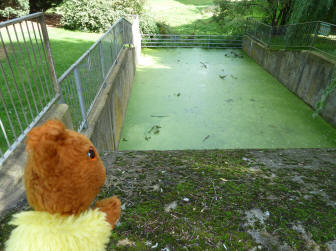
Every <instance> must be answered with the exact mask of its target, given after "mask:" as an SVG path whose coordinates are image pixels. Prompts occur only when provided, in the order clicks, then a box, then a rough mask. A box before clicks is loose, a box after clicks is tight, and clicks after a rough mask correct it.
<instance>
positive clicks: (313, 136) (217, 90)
mask: <svg viewBox="0 0 336 251" xmlns="http://www.w3.org/2000/svg"><path fill="white" fill-rule="evenodd" d="M313 113H314V110H313V109H312V108H311V107H310V106H308V105H307V104H305V103H304V102H303V101H302V100H301V99H300V98H299V97H297V96H296V95H295V94H294V93H292V92H291V91H289V90H288V89H287V88H286V87H285V86H284V85H282V84H281V83H280V82H279V81H277V80H276V79H275V78H274V77H273V76H272V75H270V74H269V73H268V72H266V71H265V70H264V69H263V68H262V67H261V66H259V65H258V64H256V63H255V62H254V61H253V60H252V59H251V58H249V57H248V56H247V55H246V54H245V53H244V52H243V51H242V50H237V49H213V50H206V49H200V48H192V49H189V48H188V49H186V48H178V49H143V50H142V58H141V61H140V63H139V65H138V67H137V71H136V75H135V79H134V84H133V87H132V91H131V95H130V99H129V102H128V108H127V112H126V118H125V121H124V124H123V129H122V135H121V137H120V139H121V140H120V144H119V150H179V149H233V148H333V147H336V130H335V129H334V128H333V127H332V126H331V125H330V124H328V123H327V122H326V121H325V120H323V119H322V118H321V117H320V116H317V117H315V118H314V117H313Z"/></svg>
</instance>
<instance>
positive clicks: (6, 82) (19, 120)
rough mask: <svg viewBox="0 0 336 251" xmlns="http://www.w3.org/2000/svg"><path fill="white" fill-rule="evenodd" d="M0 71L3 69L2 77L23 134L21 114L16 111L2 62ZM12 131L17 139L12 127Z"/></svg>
mask: <svg viewBox="0 0 336 251" xmlns="http://www.w3.org/2000/svg"><path fill="white" fill-rule="evenodd" d="M0 69H1V72H2V75H3V79H4V80H5V84H6V87H7V91H8V94H9V98H10V101H11V103H12V106H13V108H14V111H15V114H16V118H17V120H18V123H19V126H20V129H21V132H23V127H22V124H21V119H20V117H19V114H18V112H17V110H16V106H15V102H14V99H13V96H12V93H11V91H10V88H9V85H8V80H7V78H6V75H5V71H4V69H3V66H2V63H1V61H0ZM5 107H6V106H5ZM12 130H13V133H14V136H15V138H17V135H16V132H15V130H14V127H12Z"/></svg>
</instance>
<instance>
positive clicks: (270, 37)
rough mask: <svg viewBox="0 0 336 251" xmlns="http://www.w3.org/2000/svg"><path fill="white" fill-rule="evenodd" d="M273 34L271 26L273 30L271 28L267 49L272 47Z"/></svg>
mask: <svg viewBox="0 0 336 251" xmlns="http://www.w3.org/2000/svg"><path fill="white" fill-rule="evenodd" d="M272 33H273V26H271V28H270V33H269V38H268V42H267V47H268V48H270V47H271V41H272Z"/></svg>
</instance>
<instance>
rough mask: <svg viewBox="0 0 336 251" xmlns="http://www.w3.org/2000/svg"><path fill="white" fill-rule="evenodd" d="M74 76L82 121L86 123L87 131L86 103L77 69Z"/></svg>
mask: <svg viewBox="0 0 336 251" xmlns="http://www.w3.org/2000/svg"><path fill="white" fill-rule="evenodd" d="M74 75H75V82H76V89H77V94H78V99H79V106H80V109H81V113H82V119H83V122H84V129H86V128H87V127H88V126H87V121H86V110H85V103H84V98H83V90H82V84H81V81H80V78H79V74H78V69H77V67H76V68H75V69H74Z"/></svg>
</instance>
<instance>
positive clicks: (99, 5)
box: [60, 0, 144, 32]
mask: <svg viewBox="0 0 336 251" xmlns="http://www.w3.org/2000/svg"><path fill="white" fill-rule="evenodd" d="M143 11H144V0H127V1H125V0H113V1H111V0H66V1H65V2H64V3H63V4H62V6H61V8H60V14H61V15H62V16H63V17H62V20H61V22H62V23H63V24H64V26H65V27H66V28H68V29H73V30H84V31H93V32H102V31H105V30H107V29H108V28H110V27H111V25H112V24H113V23H114V22H115V21H117V19H119V18H120V17H123V16H126V15H134V14H142V13H143Z"/></svg>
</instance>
